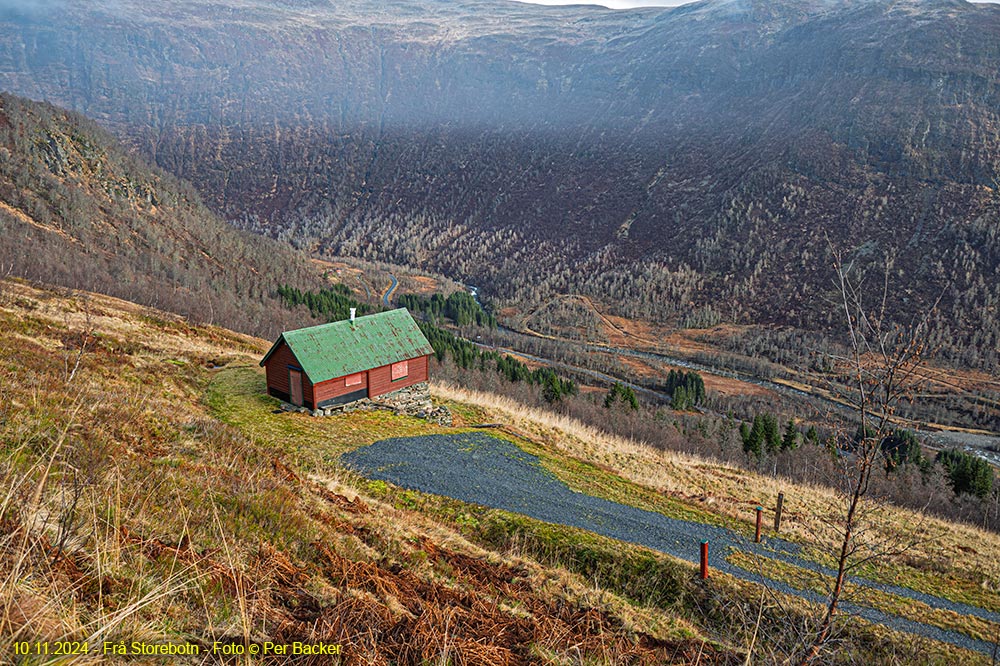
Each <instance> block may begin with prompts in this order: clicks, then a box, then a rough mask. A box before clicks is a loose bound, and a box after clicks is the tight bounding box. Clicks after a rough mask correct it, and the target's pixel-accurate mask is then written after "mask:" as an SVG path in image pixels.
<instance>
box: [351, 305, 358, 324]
mask: <svg viewBox="0 0 1000 666" xmlns="http://www.w3.org/2000/svg"><path fill="white" fill-rule="evenodd" d="M357 311H358V309H357V308H351V321H354V315H355V314H356V313H357Z"/></svg>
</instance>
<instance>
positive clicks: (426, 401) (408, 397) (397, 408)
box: [281, 382, 452, 426]
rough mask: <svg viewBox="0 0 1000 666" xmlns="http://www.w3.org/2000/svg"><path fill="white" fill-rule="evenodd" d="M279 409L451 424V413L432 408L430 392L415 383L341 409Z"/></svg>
mask: <svg viewBox="0 0 1000 666" xmlns="http://www.w3.org/2000/svg"><path fill="white" fill-rule="evenodd" d="M281 406H282V409H284V410H286V411H297V412H302V413H306V414H312V415H313V416H331V415H333V414H343V413H348V412H356V411H371V410H374V409H385V410H390V411H392V412H394V413H396V414H406V415H407V416H415V417H417V418H421V419H427V420H428V421H434V422H436V423H439V424H441V425H446V426H450V425H451V424H452V418H451V412H450V411H449V410H448V408H447V407H440V406H439V407H435V406H434V404H433V403H432V402H431V391H430V386H429V385H428V383H427V382H418V383H416V384H413V385H412V386H407V387H405V388H401V389H399V390H398V391H392V392H391V393H385V394H383V395H380V396H378V397H377V398H375V399H372V398H361V399H360V400H356V401H354V402H349V403H347V404H344V405H333V406H330V407H324V408H322V409H308V408H307V407H297V406H295V405H293V404H291V403H288V402H282V403H281Z"/></svg>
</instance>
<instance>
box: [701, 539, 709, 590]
mask: <svg viewBox="0 0 1000 666" xmlns="http://www.w3.org/2000/svg"><path fill="white" fill-rule="evenodd" d="M706 578H708V542H707V541H702V542H701V579H702V580H705V579H706Z"/></svg>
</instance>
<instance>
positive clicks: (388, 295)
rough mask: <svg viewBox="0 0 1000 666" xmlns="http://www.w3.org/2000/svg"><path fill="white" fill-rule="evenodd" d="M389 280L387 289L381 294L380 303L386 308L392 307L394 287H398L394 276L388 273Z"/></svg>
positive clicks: (397, 281)
mask: <svg viewBox="0 0 1000 666" xmlns="http://www.w3.org/2000/svg"><path fill="white" fill-rule="evenodd" d="M389 279H390V280H391V282H390V283H389V286H388V288H387V289H386V290H385V291H384V292H382V303H384V304H385V307H387V308H391V307H392V304H391V301H392V292H394V291H396V287H398V286H399V280H397V279H396V276H395V275H393V274H392V273H389Z"/></svg>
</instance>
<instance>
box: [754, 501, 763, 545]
mask: <svg viewBox="0 0 1000 666" xmlns="http://www.w3.org/2000/svg"><path fill="white" fill-rule="evenodd" d="M763 519H764V507H762V506H759V507H757V536H755V537H754V538H753V540H754V541H756V542H757V543H760V523H761V521H762V520H763Z"/></svg>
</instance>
